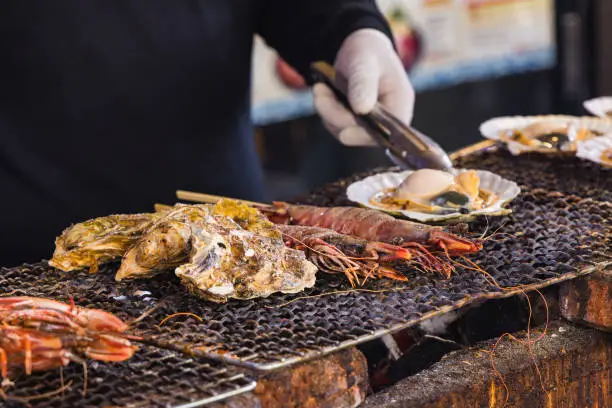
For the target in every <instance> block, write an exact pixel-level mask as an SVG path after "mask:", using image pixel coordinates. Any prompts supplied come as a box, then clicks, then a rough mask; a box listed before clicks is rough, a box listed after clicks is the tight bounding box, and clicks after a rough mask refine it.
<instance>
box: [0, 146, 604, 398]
mask: <svg viewBox="0 0 612 408" xmlns="http://www.w3.org/2000/svg"><path fill="white" fill-rule="evenodd" d="M549 160H550V159H539V158H513V157H511V156H509V155H507V154H506V153H503V152H493V153H484V154H481V155H477V156H474V157H471V158H468V159H461V160H459V164H460V165H464V166H468V167H475V168H487V169H489V170H492V171H495V172H497V173H500V174H502V175H504V176H506V177H509V178H512V179H516V180H517V181H518V182H519V183H520V184H522V185H523V188H524V192H523V193H522V194H521V196H519V197H518V198H517V199H516V200H515V201H514V202H513V203H512V205H511V208H512V209H513V210H514V213H513V214H512V215H511V216H509V217H506V218H501V219H495V220H491V224H490V225H489V224H488V223H487V222H485V220H478V221H477V222H475V223H472V224H471V225H470V228H471V230H470V231H469V233H470V234H471V235H473V236H479V235H480V234H482V233H483V232H485V231H489V235H490V233H491V231H495V230H496V229H497V228H500V229H499V231H498V233H496V234H495V235H492V236H490V237H489V238H488V239H487V240H486V242H485V243H484V249H483V250H482V251H481V253H479V254H477V255H476V256H473V257H471V259H472V260H473V261H474V262H476V263H477V264H478V265H480V267H482V268H483V269H485V270H486V271H487V272H488V273H490V274H491V275H492V276H493V277H494V278H495V279H496V280H497V282H498V283H499V284H500V285H501V286H503V287H505V288H508V289H507V290H501V289H499V288H496V287H494V286H492V285H491V284H489V283H487V281H486V280H485V278H484V277H483V275H482V274H481V273H479V272H475V271H472V270H467V269H462V268H458V272H457V274H456V275H454V276H453V277H452V278H451V279H449V280H443V279H441V278H440V277H438V276H434V275H427V274H423V273H417V272H416V271H411V270H408V271H405V273H406V275H407V276H408V277H409V282H406V283H401V282H391V281H386V280H380V281H375V282H373V281H371V282H369V283H368V285H367V286H366V287H365V288H364V289H366V290H365V291H364V290H361V291H354V290H351V288H350V286H349V285H348V284H347V282H346V280H345V279H343V278H340V277H337V276H330V275H324V274H320V277H319V279H318V281H317V284H316V286H315V287H314V288H312V289H309V290H307V291H305V293H302V294H297V295H274V296H271V297H269V298H267V299H257V300H254V301H230V302H228V303H227V304H223V305H216V304H212V303H209V302H205V301H201V300H199V299H197V298H194V297H192V296H190V295H188V294H187V293H186V291H185V289H184V288H183V287H182V286H181V285H180V284H179V283H178V280H177V279H176V278H174V277H173V275H172V274H168V275H167V276H160V277H157V278H155V279H152V280H147V281H138V282H126V283H123V282H120V283H115V282H114V280H113V275H114V271H115V269H116V266H109V267H106V268H101V271H100V272H99V273H98V274H95V275H90V274H87V273H85V272H77V273H68V274H64V273H60V272H57V271H54V270H53V269H51V268H49V267H47V266H46V264H39V265H34V266H24V267H22V268H16V269H11V270H7V269H4V270H2V271H1V274H0V275H1V276H0V287H2V288H3V289H4V290H6V291H15V293H14V294H16V295H31V296H48V297H52V298H58V299H61V300H66V299H67V298H68V296H69V295H73V296H74V297H75V300H76V302H77V303H78V304H80V305H86V306H94V307H100V308H103V309H105V310H107V311H110V312H114V313H117V314H118V315H119V316H121V317H123V318H124V319H127V320H132V319H135V318H137V317H138V316H140V315H141V314H142V313H143V312H145V311H147V310H149V309H150V308H152V307H155V308H154V310H153V312H152V313H150V314H149V315H148V316H147V317H146V318H144V319H142V320H141V321H140V322H139V323H138V324H136V325H134V334H141V335H145V336H147V337H149V338H151V339H153V340H154V341H156V342H157V344H158V345H160V346H162V347H172V348H175V349H178V350H183V351H188V352H190V353H193V354H196V355H205V356H209V357H213V358H216V359H219V360H223V361H228V362H231V363H235V364H239V365H243V366H245V367H249V368H255V369H259V370H267V369H274V368H278V367H281V366H284V365H287V364H291V363H295V362H298V361H303V360H305V359H309V358H315V357H317V356H319V355H321V354H323V353H329V352H332V351H334V350H337V349H339V348H342V347H348V346H350V345H353V344H357V343H361V342H364V341H368V340H370V339H372V338H374V337H377V336H381V335H383V334H385V333H388V332H389V331H393V330H399V329H403V328H405V327H409V326H411V325H415V324H417V323H418V322H420V321H422V320H424V319H427V318H429V317H432V316H435V315H439V314H443V313H446V312H448V311H450V310H452V309H456V308H459V307H461V306H464V305H467V304H470V303H472V302H475V301H478V300H482V299H489V298H502V297H507V296H510V295H512V294H515V293H518V292H519V291H520V290H521V289H520V288H518V286H521V287H522V289H523V290H528V289H530V288H538V287H543V286H547V285H552V284H554V283H557V282H560V281H563V280H567V279H571V278H573V277H575V276H578V275H581V274H586V273H590V272H592V271H594V270H596V269H598V268H603V267H604V266H605V265H607V264H609V261H610V257H609V250H610V244H611V242H612V236H611V231H612V229H611V228H610V227H611V224H612V205H611V204H610V185H609V183H610V177H609V175H610V173H609V172H605V171H601V170H599V169H598V168H596V167H594V166H590V165H588V164H584V163H582V162H580V161H578V160H566V161H563V162H561V161H559V162H557V161H554V160H553V161H552V162H551V161H549ZM551 172H556V173H551ZM363 176H365V174H362V175H360V176H358V177H355V178H353V179H356V178H360V177H363ZM353 179H351V180H344V181H340V182H337V183H334V184H331V185H328V186H326V187H324V188H322V189H320V190H318V191H316V192H315V193H314V194H313V195H312V196H310V197H308V198H307V199H305V200H301V202H307V203H310V204H316V205H347V204H350V203H349V202H347V199H346V196H345V194H344V191H345V189H346V186H347V184H348V182H350V181H352V180H353ZM306 296H309V298H305V297H306ZM177 312H191V313H195V314H197V315H199V316H201V317H202V318H203V322H199V321H198V320H196V319H194V318H192V317H187V316H177V317H175V318H173V319H171V320H169V321H168V322H166V323H165V324H164V325H163V326H161V327H159V326H157V325H158V324H159V322H160V321H161V320H162V319H163V318H165V317H166V316H168V315H170V314H173V313H177ZM128 364H134V363H128ZM117 367H119V366H117ZM160 369H161V366H160ZM109 372H110V371H109ZM113 372H114V371H113ZM143 391H144V390H143ZM145 392H146V391H145ZM92 395H93V392H92Z"/></svg>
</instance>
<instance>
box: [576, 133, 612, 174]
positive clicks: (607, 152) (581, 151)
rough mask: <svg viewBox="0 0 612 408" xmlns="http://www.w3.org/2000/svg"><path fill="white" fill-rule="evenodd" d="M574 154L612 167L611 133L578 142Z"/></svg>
mask: <svg viewBox="0 0 612 408" xmlns="http://www.w3.org/2000/svg"><path fill="white" fill-rule="evenodd" d="M576 156H578V157H580V158H581V159H584V160H590V161H592V162H595V163H599V164H600V165H601V166H603V167H606V168H611V169H612V134H610V135H607V136H602V137H598V138H595V139H591V140H587V141H586V142H583V143H579V144H578V151H577V152H576Z"/></svg>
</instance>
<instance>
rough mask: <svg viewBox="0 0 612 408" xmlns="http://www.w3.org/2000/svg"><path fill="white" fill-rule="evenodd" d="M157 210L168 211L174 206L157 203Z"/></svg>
mask: <svg viewBox="0 0 612 408" xmlns="http://www.w3.org/2000/svg"><path fill="white" fill-rule="evenodd" d="M154 208H155V212H161V211H166V210H169V209H171V208H172V206H171V205H166V204H160V203H155V206H154Z"/></svg>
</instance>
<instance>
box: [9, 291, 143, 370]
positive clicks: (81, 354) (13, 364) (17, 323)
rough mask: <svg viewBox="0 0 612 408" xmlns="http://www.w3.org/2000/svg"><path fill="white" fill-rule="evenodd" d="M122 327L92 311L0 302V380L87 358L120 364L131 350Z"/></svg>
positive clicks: (29, 301) (49, 303)
mask: <svg viewBox="0 0 612 408" xmlns="http://www.w3.org/2000/svg"><path fill="white" fill-rule="evenodd" d="M127 327H128V326H127V325H126V324H125V323H124V322H123V321H121V320H120V319H119V318H117V317H116V316H114V315H112V314H110V313H107V312H104V311H102V310H98V309H89V308H82V307H78V306H75V305H74V304H70V305H68V304H65V303H61V302H57V301H54V300H50V299H44V298H35V297H7V298H0V374H2V377H3V378H5V379H6V378H8V376H10V375H12V374H13V373H15V372H17V371H20V370H22V371H25V373H26V374H31V373H32V372H34V371H43V370H50V369H53V368H58V367H63V366H66V365H68V364H69V363H70V362H71V361H76V362H82V361H84V360H85V359H87V358H90V359H94V360H99V361H124V360H127V359H129V358H130V357H131V356H132V355H133V354H134V352H135V351H136V347H135V346H133V345H132V344H131V342H130V341H129V340H128V339H126V338H125V336H124V334H123V332H124V331H125V330H126V329H127Z"/></svg>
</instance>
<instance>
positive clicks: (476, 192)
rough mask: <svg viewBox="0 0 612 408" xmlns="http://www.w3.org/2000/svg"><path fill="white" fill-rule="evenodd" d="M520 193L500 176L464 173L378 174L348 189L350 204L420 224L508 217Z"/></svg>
mask: <svg viewBox="0 0 612 408" xmlns="http://www.w3.org/2000/svg"><path fill="white" fill-rule="evenodd" d="M519 193H520V188H519V187H518V185H517V184H516V183H514V182H512V181H509V180H506V179H504V178H502V177H500V176H499V175H497V174H494V173H491V172H488V171H484V170H465V169H455V170H453V171H452V173H446V172H442V171H439V170H431V169H422V170H417V171H403V172H387V173H379V174H376V175H374V176H370V177H368V178H365V179H363V180H360V181H357V182H355V183H353V184H351V185H350V186H349V187H348V189H347V196H348V198H349V199H350V200H351V201H354V202H356V203H358V204H361V205H363V206H365V207H369V208H373V209H377V210H382V211H386V212H389V213H392V214H396V215H401V216H404V217H407V218H411V219H414V220H417V221H421V222H444V221H461V220H464V221H465V220H469V219H471V218H473V217H474V216H477V215H484V214H486V215H490V216H493V215H505V214H508V213H509V212H510V211H509V210H507V209H506V208H505V206H506V205H507V204H508V203H509V202H510V201H511V200H512V199H514V198H515V197H516V196H517V195H518V194H519Z"/></svg>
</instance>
